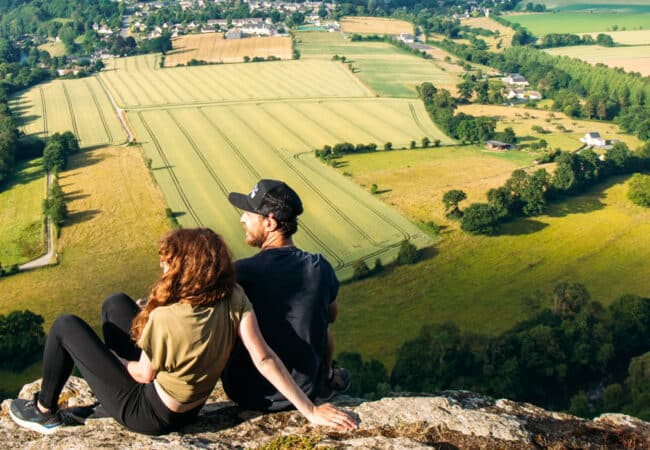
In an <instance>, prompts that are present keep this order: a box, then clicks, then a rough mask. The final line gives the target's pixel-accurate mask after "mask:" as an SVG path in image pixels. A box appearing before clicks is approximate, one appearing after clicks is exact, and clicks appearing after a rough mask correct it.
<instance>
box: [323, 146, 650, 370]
mask: <svg viewBox="0 0 650 450" xmlns="http://www.w3.org/2000/svg"><path fill="white" fill-rule="evenodd" d="M382 156H383V155H382ZM402 160H403V158H402V157H398V156H396V161H395V162H396V167H395V168H394V169H392V168H391V167H390V162H389V161H384V164H380V165H381V166H383V167H384V170H383V171H382V170H377V169H378V167H377V165H376V164H368V166H369V169H368V170H369V172H368V174H361V173H360V172H361V170H360V166H361V165H362V164H356V165H355V164H351V165H350V170H353V171H354V170H356V171H357V172H358V173H360V175H359V176H362V175H368V176H370V177H372V178H373V180H375V181H376V182H377V184H378V185H379V186H380V187H381V188H386V189H391V190H392V191H391V192H390V194H389V195H390V196H388V197H387V201H389V202H392V203H394V204H396V206H397V207H398V209H399V210H400V211H402V212H404V213H405V214H406V215H407V216H408V217H410V218H411V219H414V220H433V221H434V222H435V223H437V224H439V225H442V226H443V231H442V233H441V237H440V241H439V243H438V244H437V245H436V247H435V249H434V250H433V251H431V252H429V257H428V258H427V259H425V260H424V261H422V262H419V263H418V264H416V265H414V266H408V267H399V268H397V269H394V270H392V271H391V270H389V271H387V273H385V274H384V275H382V276H381V277H379V278H371V279H368V280H364V281H361V282H356V283H351V284H347V285H345V286H343V287H342V289H341V292H340V295H339V298H340V314H339V319H338V321H337V323H336V324H335V327H334V334H335V339H336V345H337V346H336V348H337V352H338V351H356V352H360V353H362V354H363V355H364V356H365V357H367V358H377V359H379V360H381V361H383V362H384V363H385V364H387V366H388V367H391V366H392V365H393V364H394V361H395V357H396V351H397V350H398V349H399V347H400V346H401V345H402V344H403V343H404V341H405V340H407V339H412V338H414V337H415V336H416V335H417V334H418V332H419V330H420V328H421V327H422V326H423V325H427V324H432V323H441V322H445V321H452V322H455V323H456V324H458V325H459V326H460V327H461V329H463V330H465V331H471V332H477V333H486V334H495V333H498V332H501V331H504V330H506V329H508V328H510V327H511V326H513V325H514V324H515V323H516V322H518V321H521V320H523V319H525V318H526V317H528V316H529V314H530V309H529V307H528V306H527V305H528V304H529V299H531V298H541V299H542V305H544V306H549V305H550V293H551V291H552V289H553V287H554V286H555V285H556V284H557V283H559V282H562V281H571V282H578V283H583V284H585V285H586V286H587V289H588V290H589V292H590V293H591V295H592V298H593V299H594V300H597V301H600V302H602V303H604V304H608V303H609V302H611V301H613V300H614V299H616V298H617V297H619V296H620V295H622V294H625V293H632V294H638V295H643V296H648V295H650V267H649V266H648V265H647V264H645V261H646V260H647V258H648V256H649V255H650V240H648V239H647V236H648V235H649V234H648V233H650V212H648V210H647V209H643V208H640V207H636V206H634V205H633V204H631V202H629V201H628V200H627V199H626V197H625V195H626V192H627V188H626V186H625V182H626V178H617V179H614V180H611V181H610V182H608V183H606V184H603V185H601V186H598V187H596V188H594V189H593V190H591V191H589V192H588V193H586V194H585V195H582V196H580V197H575V198H571V199H569V200H566V201H563V202H560V203H557V204H555V205H553V206H552V207H551V208H549V211H548V214H547V215H544V216H540V217H535V218H530V219H521V220H517V221H515V222H512V223H510V224H508V225H506V226H504V227H503V229H502V231H501V233H500V235H498V236H494V237H484V236H480V237H475V236H471V235H468V234H466V233H463V232H461V231H459V230H458V229H457V228H458V225H457V223H455V222H449V221H447V220H446V219H444V218H443V212H442V203H441V202H440V201H439V197H438V198H436V199H433V200H432V199H431V197H432V196H431V195H430V194H429V193H430V191H431V190H436V191H438V192H440V193H442V192H444V191H445V190H448V189H451V188H460V189H464V188H466V187H465V185H464V184H463V180H462V179H461V180H459V182H453V181H452V180H451V176H450V177H448V178H445V179H440V177H439V176H436V175H437V174H438V173H437V172H433V173H432V174H431V176H430V177H429V178H425V177H424V176H422V173H421V172H419V171H418V168H420V169H421V168H422V167H426V165H427V164H431V163H429V162H427V161H417V162H416V161H412V162H411V164H410V166H411V168H405V167H404V166H403V165H400V163H401V161H402ZM402 164H403V163H402ZM458 164H459V167H460V166H462V165H463V162H462V160H461V161H459V163H458ZM432 165H433V164H432ZM364 166H365V165H364ZM355 167H356V169H355ZM370 167H372V169H370ZM396 173H397V174H399V179H398V180H396V181H394V180H395V178H393V177H392V176H393V175H395V174H396ZM457 173H458V172H457ZM415 177H417V180H418V184H419V185H420V186H422V187H426V188H424V189H422V190H421V194H420V201H421V207H422V208H421V209H420V208H418V209H417V210H414V209H413V208H412V206H411V205H410V202H412V201H413V195H412V193H411V192H410V190H409V188H410V187H411V184H410V183H409V182H408V179H409V178H415ZM400 180H401V181H400ZM464 183H468V181H464ZM431 185H433V186H431ZM466 189H468V190H470V191H472V190H475V187H473V186H472V185H471V182H469V185H468V188H466ZM474 197H475V198H474V199H473V200H471V201H478V200H480V201H485V197H484V194H483V195H481V196H479V197H481V198H476V193H474ZM469 203H470V201H467V202H463V203H461V207H465V206H467V205H468V204H469Z"/></svg>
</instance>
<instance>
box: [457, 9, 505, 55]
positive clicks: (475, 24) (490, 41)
mask: <svg viewBox="0 0 650 450" xmlns="http://www.w3.org/2000/svg"><path fill="white" fill-rule="evenodd" d="M463 25H468V26H469V27H471V28H484V29H486V30H490V31H498V32H499V35H498V36H492V37H487V36H479V39H483V40H484V41H485V42H486V43H487V45H488V48H489V50H490V51H493V52H500V51H503V49H505V48H508V47H510V46H511V44H512V36H514V34H515V30H513V29H512V28H510V27H506V26H505V25H501V24H500V23H499V22H497V21H496V20H494V19H492V18H490V17H472V18H469V19H466V20H463ZM498 43H500V44H501V45H500V46H499V48H497V44H498Z"/></svg>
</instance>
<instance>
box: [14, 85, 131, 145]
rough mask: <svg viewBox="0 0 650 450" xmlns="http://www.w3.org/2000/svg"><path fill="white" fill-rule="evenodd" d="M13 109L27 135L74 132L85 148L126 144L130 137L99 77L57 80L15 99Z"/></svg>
mask: <svg viewBox="0 0 650 450" xmlns="http://www.w3.org/2000/svg"><path fill="white" fill-rule="evenodd" d="M9 106H10V107H11V108H12V110H13V111H14V112H15V113H16V114H17V115H18V125H19V126H20V127H21V129H22V131H23V132H24V133H25V134H27V135H33V136H38V137H41V138H46V137H47V136H48V135H50V134H52V133H55V132H64V131H72V132H74V133H75V134H76V135H77V137H78V138H79V144H80V145H81V147H82V148H87V147H97V146H101V145H110V144H118V143H121V142H124V141H125V139H126V134H125V132H124V130H123V129H122V127H121V125H120V122H119V121H118V119H117V116H116V114H115V110H114V109H113V106H112V105H111V103H110V101H109V99H108V96H107V95H106V93H105V92H104V91H103V89H102V87H101V85H100V84H99V83H98V81H97V79H96V78H83V79H79V80H55V81H51V82H49V83H44V84H39V85H38V86H35V87H33V88H31V89H29V90H27V91H23V92H22V93H20V94H17V95H16V96H14V97H13V98H12V99H11V100H10V102H9Z"/></svg>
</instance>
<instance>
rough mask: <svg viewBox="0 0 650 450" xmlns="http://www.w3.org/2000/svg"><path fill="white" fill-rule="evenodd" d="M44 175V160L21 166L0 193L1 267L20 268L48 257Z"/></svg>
mask: <svg viewBox="0 0 650 450" xmlns="http://www.w3.org/2000/svg"><path fill="white" fill-rule="evenodd" d="M44 198H45V173H44V172H43V168H42V165H41V160H40V158H39V159H34V160H31V161H28V162H25V163H21V164H20V165H19V166H18V168H17V171H16V174H15V175H14V177H13V179H12V180H11V181H9V183H8V184H7V185H6V186H5V187H4V190H2V191H0V263H2V265H4V266H9V265H12V264H20V263H24V262H27V261H29V260H30V259H32V258H34V257H37V256H40V255H41V254H42V253H45V246H44V243H43V236H42V235H43V226H42V215H41V210H42V206H41V203H42V201H43V199H44Z"/></svg>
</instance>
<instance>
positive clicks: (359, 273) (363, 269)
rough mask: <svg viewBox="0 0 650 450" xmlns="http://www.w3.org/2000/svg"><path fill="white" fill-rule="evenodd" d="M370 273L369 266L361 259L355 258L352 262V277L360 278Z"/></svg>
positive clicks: (354, 278)
mask: <svg viewBox="0 0 650 450" xmlns="http://www.w3.org/2000/svg"><path fill="white" fill-rule="evenodd" d="M369 275H370V268H369V267H368V264H366V262H365V261H364V260H363V259H357V260H356V261H354V262H353V263H352V279H353V280H361V279H362V278H366V277H367V276H369Z"/></svg>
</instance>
